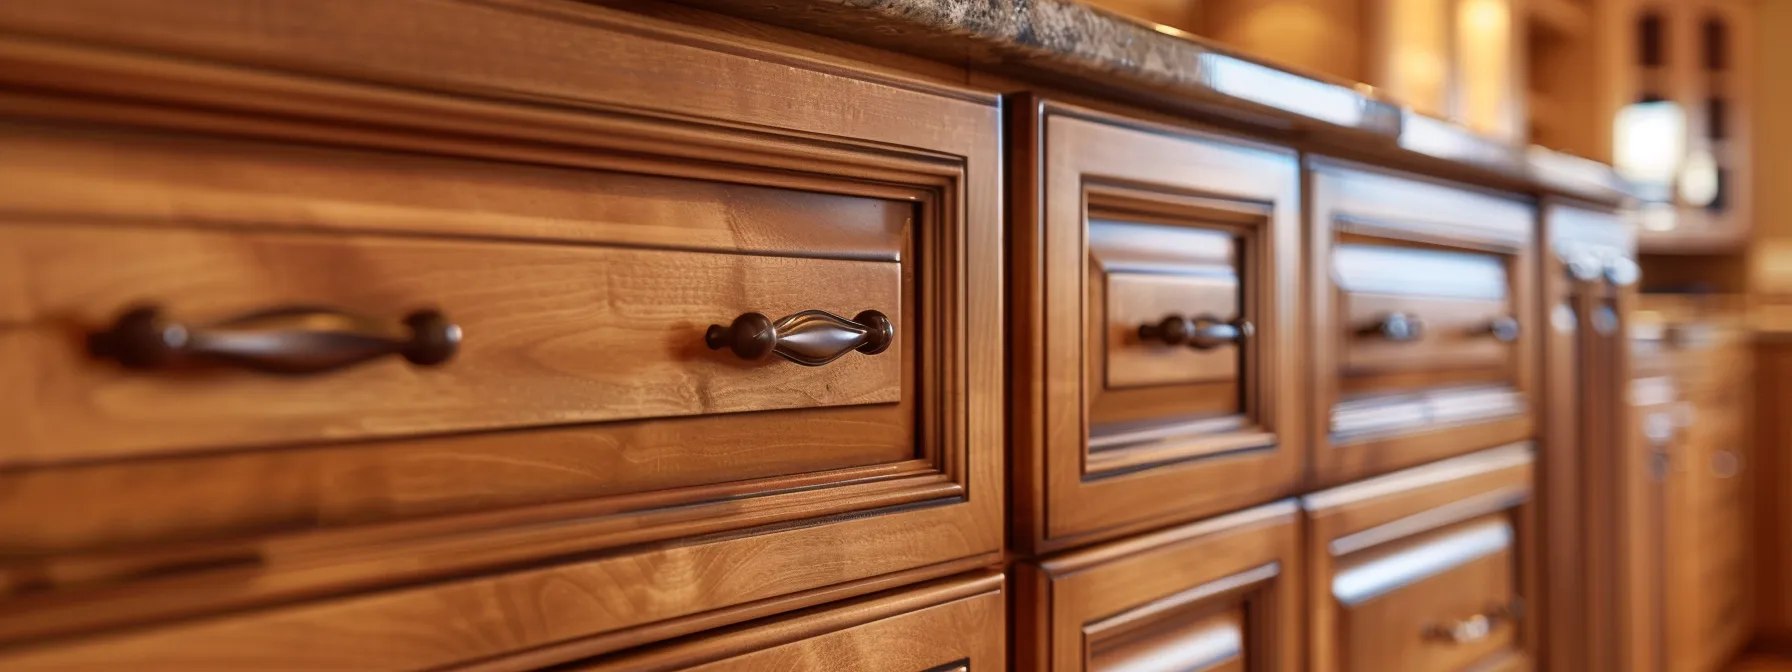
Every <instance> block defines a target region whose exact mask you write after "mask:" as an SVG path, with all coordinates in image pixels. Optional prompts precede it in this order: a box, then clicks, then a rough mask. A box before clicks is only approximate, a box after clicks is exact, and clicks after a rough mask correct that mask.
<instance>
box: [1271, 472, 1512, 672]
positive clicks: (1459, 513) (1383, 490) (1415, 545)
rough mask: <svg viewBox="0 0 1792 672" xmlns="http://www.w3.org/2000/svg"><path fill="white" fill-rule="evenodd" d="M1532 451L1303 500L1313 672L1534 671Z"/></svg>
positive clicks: (1376, 481)
mask: <svg viewBox="0 0 1792 672" xmlns="http://www.w3.org/2000/svg"><path fill="white" fill-rule="evenodd" d="M1530 475H1531V454H1530V447H1529V446H1528V445H1515V446H1508V447H1504V448H1496V449H1493V450H1490V451H1487V452H1483V453H1477V454H1474V455H1469V456H1465V457H1459V458H1455V459H1451V460H1445V461H1443V462H1438V463H1435V464H1432V465H1428V466H1425V467H1420V468H1417V469H1413V470H1409V471H1404V472H1397V473H1394V474H1390V475H1387V476H1384V477H1380V478H1376V479H1373V480H1369V481H1364V482H1361V483H1355V484H1352V485H1347V486H1344V487H1341V488H1337V489H1334V490H1329V491H1325V492H1320V493H1315V494H1313V495H1309V496H1307V497H1306V498H1305V500H1304V503H1305V506H1306V508H1307V510H1308V515H1309V516H1310V523H1311V524H1310V525H1309V534H1310V535H1311V539H1310V541H1309V544H1308V548H1309V549H1312V554H1313V555H1312V556H1311V558H1310V564H1309V567H1310V570H1309V573H1308V576H1309V577H1311V578H1310V581H1311V583H1310V586H1309V589H1310V590H1311V591H1313V597H1312V601H1311V603H1310V604H1311V609H1312V611H1311V619H1312V621H1311V637H1312V649H1311V650H1312V652H1313V656H1314V659H1313V665H1312V669H1314V670H1316V671H1319V672H1347V671H1353V670H1354V671H1364V670H1374V671H1376V672H1381V671H1383V670H1386V671H1395V670H1412V671H1415V672H1450V671H1453V670H1463V669H1529V668H1528V662H1527V661H1529V660H1530V651H1529V644H1528V643H1527V642H1529V641H1530V639H1529V635H1528V634H1527V633H1528V630H1527V629H1526V628H1522V627H1521V621H1520V619H1521V617H1522V616H1523V611H1524V596H1525V595H1529V594H1531V592H1530V589H1529V585H1530V584H1529V583H1528V581H1529V580H1530V579H1529V577H1530V576H1531V570H1530V568H1529V566H1530V561H1529V559H1528V558H1529V556H1528V555H1527V554H1528V553H1530V552H1531V550H1530V543H1529V541H1528V539H1527V537H1526V536H1525V530H1526V529H1527V522H1526V519H1525V516H1526V515H1527V514H1526V513H1525V511H1526V506H1527V504H1526V502H1527V498H1528V496H1529V493H1530Z"/></svg>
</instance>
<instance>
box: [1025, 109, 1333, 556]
mask: <svg viewBox="0 0 1792 672" xmlns="http://www.w3.org/2000/svg"><path fill="white" fill-rule="evenodd" d="M1021 107H1022V108H1026V109H1028V110H1030V112H1029V113H1026V114H1022V113H1016V120H1015V124H1016V125H1017V126H1019V128H1017V129H1016V133H1018V134H1019V135H1018V136H1017V137H1020V138H1026V139H1028V140H1027V141H1028V142H1035V143H1038V142H1040V141H1043V143H1042V144H1040V145H1039V147H1040V148H1041V151H1042V152H1044V153H1042V154H1036V156H1038V158H1039V162H1038V164H1037V165H1035V166H1033V167H1032V170H1029V171H1021V173H1022V174H1017V175H1016V177H1015V179H1016V180H1017V184H1018V185H1020V186H1019V187H1018V188H1022V189H1025V190H1027V192H1026V193H1038V194H1040V198H1038V199H1031V198H1021V199H1017V200H1016V204H1017V207H1018V208H1019V211H1018V212H1017V214H1016V217H1017V218H1018V220H1017V221H1028V222H1035V223H1036V224H1035V226H1036V227H1037V228H1030V227H1019V228H1018V229H1017V231H1016V235H1015V237H1014V240H1013V243H1012V247H1011V252H1010V255H1011V256H1010V259H1012V260H1013V262H1014V263H1012V264H1011V266H1012V271H1011V276H1010V277H1011V281H1012V286H1013V287H1014V291H1015V292H1016V293H1017V296H1021V297H1025V298H1023V299H1020V300H1016V301H1015V302H1014V311H1015V315H1014V320H1015V321H1016V324H1021V325H1025V326H1024V328H1021V329H1017V330H1015V338H1014V341H1013V343H1012V344H1011V349H1012V350H1013V351H1014V355H1013V359H1014V362H1016V366H1017V367H1018V369H1017V370H1018V375H1019V376H1020V377H1021V378H1020V379H1021V381H1022V382H1021V385H1022V386H1021V387H1020V388H1018V389H1019V391H1020V393H1021V394H1022V395H1024V396H1027V397H1029V398H1031V399H1034V400H1035V403H1028V404H1022V405H1020V408H1021V409H1022V410H1021V413H1022V416H1021V417H1020V418H1019V420H1020V421H1019V422H1018V423H1017V424H1016V425H1015V427H1016V440H1017V441H1018V442H1019V443H1018V444H1017V445H1021V446H1026V450H1025V451H1024V454H1022V455H1019V456H1017V459H1016V465H1017V467H1018V468H1019V469H1021V471H1022V473H1025V474H1027V476H1026V477H1024V478H1017V483H1019V484H1020V486H1021V488H1022V492H1020V493H1017V494H1018V496H1019V497H1020V499H1021V500H1022V502H1023V503H1022V504H1021V505H1020V506H1018V507H1017V509H1016V513H1017V521H1016V524H1017V525H1019V526H1020V527H1021V529H1022V530H1023V531H1024V532H1023V534H1022V535H1021V538H1022V539H1024V540H1025V541H1026V542H1027V543H1029V544H1031V545H1032V547H1033V549H1032V550H1049V549H1057V548H1064V547H1067V546H1070V545H1074V544H1079V543H1086V542H1089V541H1093V540H1099V539H1105V538H1113V537H1117V536H1122V535H1124V534H1127V533H1130V532H1136V531H1140V530H1143V529H1146V528H1149V527H1152V526H1157V525H1162V524H1164V523H1173V522H1175V521H1177V520H1186V519H1190V518H1198V517H1201V516H1205V515H1212V514H1215V513H1219V512H1221V511H1226V510H1234V509H1237V508H1239V507H1243V506H1248V505H1251V504H1257V503H1262V502H1264V501H1268V500H1271V499H1274V498H1276V497H1278V496H1284V495H1286V494H1288V493H1289V492H1290V491H1291V490H1292V488H1293V487H1294V484H1295V481H1296V479H1297V478H1298V476H1299V471H1300V459H1301V457H1302V453H1303V450H1304V449H1303V447H1302V441H1301V439H1302V437H1303V435H1304V430H1303V429H1302V427H1303V426H1302V425H1301V424H1300V423H1301V418H1302V417H1303V416H1302V411H1301V409H1300V408H1299V394H1297V393H1296V391H1297V390H1298V389H1299V388H1298V384H1297V383H1296V380H1297V379H1298V377H1297V376H1296V371H1294V369H1293V363H1294V361H1295V356H1296V354H1297V353H1298V349H1297V344H1296V343H1297V338H1298V336H1297V335H1298V334H1299V333H1300V331H1299V329H1298V328H1297V325H1296V321H1295V320H1296V319H1297V317H1298V308H1299V306H1298V301H1297V300H1296V296H1297V295H1296V280H1295V278H1296V277H1297V271H1298V266H1299V240H1298V238H1299V236H1298V227H1299V222H1298V218H1297V215H1296V214H1295V213H1296V212H1297V211H1298V207H1299V204H1298V201H1297V198H1298V173H1297V166H1296V164H1295V162H1294V160H1293V158H1292V156H1291V155H1290V154H1288V153H1286V152H1281V151H1276V150H1269V149H1265V148H1259V147H1254V146H1248V145H1242V144H1237V143H1234V142H1230V141H1226V140H1223V139H1220V138H1214V137H1207V136H1198V135H1193V134H1187V132H1184V134H1181V135H1178V134H1175V133H1174V132H1173V131H1171V130H1169V129H1157V128H1142V127H1137V126H1131V125H1129V122H1126V121H1125V120H1121V119H1115V118H1109V117H1101V116H1098V115H1094V114H1092V113H1086V112H1082V111H1078V110H1073V109H1069V108H1063V107H1059V106H1055V105H1050V104H1047V105H1044V106H1043V112H1040V109H1041V106H1030V107H1029V106H1025V105H1023V106H1021ZM1197 194H1198V195H1197ZM1033 202H1037V203H1040V204H1041V206H1042V207H1040V208H1034V207H1031V206H1029V205H1027V204H1028V203H1033Z"/></svg>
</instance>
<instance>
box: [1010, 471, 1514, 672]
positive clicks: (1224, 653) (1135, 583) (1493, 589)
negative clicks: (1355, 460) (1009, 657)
mask: <svg viewBox="0 0 1792 672" xmlns="http://www.w3.org/2000/svg"><path fill="white" fill-rule="evenodd" d="M1531 461H1532V455H1531V448H1530V446H1529V445H1528V444H1518V445H1513V446H1507V447H1502V448H1496V449H1493V450H1489V451H1485V452H1481V453H1476V454H1473V455H1468V456H1464V457H1459V458H1453V459H1450V460H1445V461H1443V462H1438V463H1435V464H1432V465H1427V466H1425V467H1419V468H1415V469H1412V470H1409V471H1404V472H1396V473H1395V474H1390V475H1388V476H1384V477H1379V478H1376V479H1371V480H1368V481H1364V482H1361V483H1357V484H1352V485H1348V486H1344V487H1341V488H1337V489H1334V490H1329V491H1324V492H1320V493H1315V494H1313V495H1310V496H1307V497H1305V498H1303V499H1302V500H1300V501H1285V502H1281V503H1276V504H1270V505H1265V506H1261V507H1257V508H1254V509H1249V510H1246V511H1242V512H1237V513H1232V514H1227V515H1224V516H1220V517H1217V518H1213V519H1209V520H1205V521H1201V522H1197V523H1193V524H1188V525H1184V526H1181V527H1177V528H1171V529H1169V530H1164V531H1160V532H1154V533H1149V534H1146V535H1142V536H1139V537H1134V538H1129V539H1124V540H1120V541H1114V542H1109V543H1106V544H1101V545H1097V546H1093V547H1090V548H1086V549H1082V550H1077V551H1072V552H1068V553H1065V554H1062V555H1059V556H1055V557H1053V558H1051V559H1048V560H1045V561H1042V562H1039V563H1038V564H1022V565H1020V566H1018V567H1017V569H1016V572H1017V574H1016V577H1015V579H1014V583H1013V585H1014V586H1015V590H1016V602H1015V606H1016V609H1017V614H1016V618H1017V620H1016V628H1017V629H1016V637H1018V638H1020V639H1019V640H1018V643H1017V648H1016V656H1017V659H1016V663H1017V669H1037V670H1053V671H1060V672H1062V671H1080V670H1085V669H1087V670H1104V671H1117V670H1126V671H1127V672H1139V671H1155V670H1244V669H1253V670H1278V669H1301V665H1302V664H1303V658H1304V659H1305V660H1304V664H1305V665H1306V666H1307V669H1314V670H1324V671H1331V670H1384V669H1403V670H1418V671H1423V672H1431V671H1436V672H1442V671H1445V670H1457V669H1467V668H1469V667H1472V666H1474V665H1477V664H1489V665H1502V666H1520V667H1521V665H1520V663H1521V662H1522V661H1523V660H1524V659H1525V656H1526V655H1527V654H1526V653H1525V650H1526V647H1527V646H1528V645H1526V644H1524V641H1525V638H1526V636H1525V635H1523V634H1522V631H1523V629H1522V628H1521V627H1520V625H1519V624H1520V622H1521V621H1522V619H1523V618H1524V613H1523V611H1524V604H1523V600H1522V596H1523V595H1527V594H1530V590H1531V588H1530V587H1529V586H1530V584H1528V583H1525V581H1528V579H1527V578H1525V577H1527V576H1528V574H1529V570H1528V569H1527V565H1526V564H1525V560H1524V557H1525V556H1524V553H1526V552H1528V545H1529V542H1528V541H1525V540H1524V539H1523V537H1522V535H1521V534H1520V533H1519V530H1520V528H1521V526H1522V525H1523V519H1524V516H1525V514H1524V509H1525V507H1526V506H1528V497H1529V493H1530V477H1531ZM1303 512H1304V514H1303ZM1303 519H1304V522H1303ZM1303 535H1304V537H1305V538H1304V539H1303ZM1303 549H1304V550H1303ZM1303 633H1304V634H1303Z"/></svg>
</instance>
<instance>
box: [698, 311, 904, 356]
mask: <svg viewBox="0 0 1792 672" xmlns="http://www.w3.org/2000/svg"><path fill="white" fill-rule="evenodd" d="M895 340H896V327H895V325H892V324H891V323H890V318H888V317H885V316H884V314H883V313H880V312H878V311H875V310H867V311H865V312H862V313H859V314H858V315H855V316H853V318H852V319H850V320H848V319H846V318H844V317H840V316H839V315H835V314H833V313H830V312H827V311H825V310H805V311H802V312H800V313H794V314H792V315H789V316H786V317H784V318H783V319H779V320H777V321H773V320H772V319H771V318H769V317H766V316H765V315H762V314H760V313H746V314H744V315H741V316H740V317H737V318H734V322H733V323H731V324H729V325H727V326H722V325H720V324H712V325H710V326H709V331H708V332H706V333H705V334H704V335H703V342H704V343H706V344H708V345H709V349H711V350H721V349H723V348H727V349H728V350H731V351H733V352H734V354H735V355H736V356H738V357H740V358H741V359H745V360H748V361H760V360H763V359H766V358H767V357H770V356H772V355H777V356H779V357H783V358H784V359H787V360H789V361H792V362H795V363H797V364H801V365H803V366H821V365H823V364H826V363H828V362H832V361H834V360H836V359H839V358H840V357H841V356H842V355H845V354H846V353H848V352H852V351H854V350H857V351H859V352H861V353H864V354H867V355H875V354H877V353H880V352H883V351H884V350H886V349H888V348H889V347H890V343H891V342H892V341H895Z"/></svg>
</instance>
